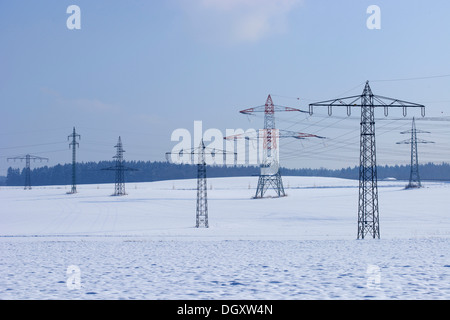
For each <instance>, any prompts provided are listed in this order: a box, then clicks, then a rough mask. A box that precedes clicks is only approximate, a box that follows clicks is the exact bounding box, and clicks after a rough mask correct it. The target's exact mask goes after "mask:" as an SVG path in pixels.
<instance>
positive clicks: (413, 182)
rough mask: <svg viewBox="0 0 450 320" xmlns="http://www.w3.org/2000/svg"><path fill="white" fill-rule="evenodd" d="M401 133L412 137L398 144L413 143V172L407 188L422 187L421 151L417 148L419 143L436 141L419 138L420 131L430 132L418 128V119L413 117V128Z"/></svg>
mask: <svg viewBox="0 0 450 320" xmlns="http://www.w3.org/2000/svg"><path fill="white" fill-rule="evenodd" d="M400 133H401V134H411V138H410V139H407V140H403V141H400V142H397V144H410V145H411V172H410V175H409V183H408V185H407V186H406V189H411V188H421V187H422V183H421V181H420V175H419V154H418V153H419V152H418V148H417V144H418V143H434V142H433V141H426V140H422V139H418V138H417V134H418V133H430V132H428V131H422V130H418V129H416V119H415V118H414V117H413V120H412V127H411V130H408V131H403V132H400Z"/></svg>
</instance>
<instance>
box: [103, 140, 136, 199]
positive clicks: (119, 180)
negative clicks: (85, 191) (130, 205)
mask: <svg viewBox="0 0 450 320" xmlns="http://www.w3.org/2000/svg"><path fill="white" fill-rule="evenodd" d="M114 148H116V149H117V152H116V155H115V156H114V157H113V158H114V159H116V160H115V166H114V167H109V168H104V169H102V170H110V171H115V172H116V181H115V186H114V194H113V196H124V195H126V192H125V171H137V169H133V168H128V167H125V166H124V160H123V153H124V152H125V150H123V146H122V139H121V138H120V137H119V140H118V141H117V144H116V145H115V146H114Z"/></svg>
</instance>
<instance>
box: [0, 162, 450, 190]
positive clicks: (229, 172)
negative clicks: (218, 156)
mask: <svg viewBox="0 0 450 320" xmlns="http://www.w3.org/2000/svg"><path fill="white" fill-rule="evenodd" d="M114 165H115V163H114V161H100V162H86V163H85V162H82V163H77V166H76V177H77V184H99V183H113V182H114V180H115V174H114V171H105V170H102V169H104V168H108V167H112V166H114ZM125 166H127V167H130V168H134V169H137V171H128V172H126V173H125V181H126V182H151V181H161V180H174V179H193V178H196V177H197V166H196V165H192V164H173V163H169V162H151V161H127V162H125ZM280 170H281V174H282V175H284V176H320V177H335V178H345V179H358V178H359V167H357V166H356V167H353V168H351V167H348V168H343V169H335V170H334V169H326V168H320V169H310V168H305V169H288V168H281V169H280ZM419 172H420V176H421V179H422V180H448V181H450V164H449V163H441V164H434V163H427V164H422V165H420V166H419ZM30 174H31V184H32V185H34V186H45V185H70V184H71V183H72V164H58V165H56V166H53V167H48V166H43V167H39V168H34V169H32V170H31V173H30ZM258 174H259V167H258V166H207V176H208V177H209V178H217V177H239V176H257V175H258ZM409 174H410V166H409V165H401V166H399V165H395V166H387V165H386V166H378V179H380V180H382V179H386V178H395V179H397V180H408V179H409ZM2 181H3V183H2V184H3V185H7V186H22V185H24V182H25V169H22V170H21V169H15V168H11V167H10V168H8V172H7V176H6V179H2V180H0V183H1V182H2Z"/></svg>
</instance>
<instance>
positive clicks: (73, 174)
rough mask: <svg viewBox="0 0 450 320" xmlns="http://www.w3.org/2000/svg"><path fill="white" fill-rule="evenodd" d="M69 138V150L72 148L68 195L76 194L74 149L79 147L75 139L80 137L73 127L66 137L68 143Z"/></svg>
mask: <svg viewBox="0 0 450 320" xmlns="http://www.w3.org/2000/svg"><path fill="white" fill-rule="evenodd" d="M70 138H72V141H71V142H70V144H69V148H72V189H71V190H70V192H68V193H69V194H74V193H77V172H76V163H77V151H76V150H77V149H76V147H78V148H79V147H80V144H79V143H78V142H77V138H78V139H81V136H80V135H79V134H77V133H76V131H75V127H73V132H72V134H71V135H69V136H68V137H67V140H69V141H70Z"/></svg>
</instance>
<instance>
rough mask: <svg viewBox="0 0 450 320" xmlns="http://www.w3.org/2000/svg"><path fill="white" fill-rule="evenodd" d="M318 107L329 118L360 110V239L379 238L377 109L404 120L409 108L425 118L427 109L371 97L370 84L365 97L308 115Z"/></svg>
mask: <svg viewBox="0 0 450 320" xmlns="http://www.w3.org/2000/svg"><path fill="white" fill-rule="evenodd" d="M315 106H322V107H328V114H329V115H330V116H331V115H332V108H333V107H334V106H339V107H346V108H347V115H348V116H350V115H351V111H352V109H353V108H356V107H358V108H360V109H361V122H360V160H359V161H360V164H359V200H358V237H357V238H358V239H364V238H366V236H370V237H372V238H374V239H375V238H378V239H379V238H380V223H379V206H378V178H377V163H376V145H375V116H374V113H375V108H379V107H382V108H384V115H385V116H386V117H387V116H388V114H389V108H402V109H403V116H406V115H407V109H408V108H421V112H422V116H425V106H423V105H420V104H417V103H412V102H407V101H402V100H399V99H392V98H387V97H383V96H377V95H374V94H373V93H372V89H371V88H370V85H369V81H367V82H366V85H365V87H364V90H363V93H362V94H361V95H358V96H351V97H345V98H338V99H333V100H327V101H322V102H317V103H312V104H310V105H309V113H310V114H311V115H312V114H313V108H314V107H315Z"/></svg>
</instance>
